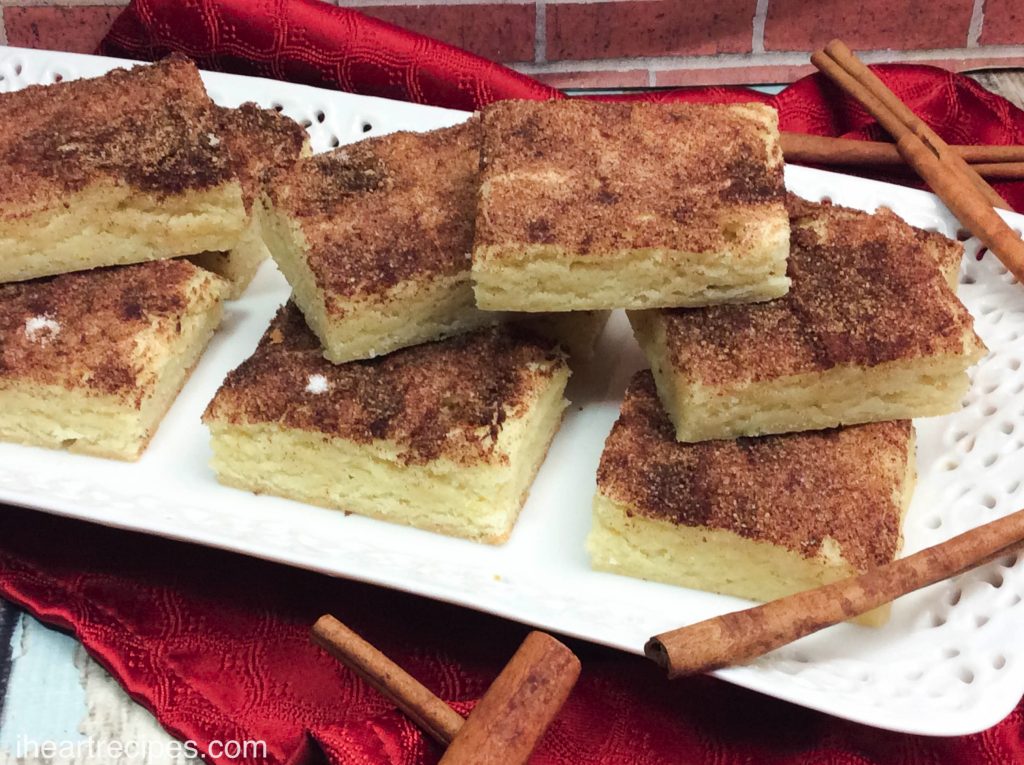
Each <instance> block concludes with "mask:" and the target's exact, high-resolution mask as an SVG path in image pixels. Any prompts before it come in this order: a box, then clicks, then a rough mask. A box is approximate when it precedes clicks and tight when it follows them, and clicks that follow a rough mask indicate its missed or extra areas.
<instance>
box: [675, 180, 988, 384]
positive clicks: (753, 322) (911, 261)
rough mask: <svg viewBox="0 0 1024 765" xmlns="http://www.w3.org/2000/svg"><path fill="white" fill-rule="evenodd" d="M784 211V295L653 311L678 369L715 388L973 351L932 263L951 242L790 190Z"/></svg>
mask: <svg viewBox="0 0 1024 765" xmlns="http://www.w3.org/2000/svg"><path fill="white" fill-rule="evenodd" d="M789 207H790V214H791V216H792V220H791V227H792V235H791V246H790V255H789V266H788V274H789V276H790V278H791V279H792V286H791V287H790V291H789V294H787V295H786V296H785V297H782V298H780V299H778V300H772V301H768V302H765V303H752V304H745V305H718V306H709V307H706V308H697V309H668V310H662V311H659V312H658V314H657V316H658V319H659V320H660V321H662V322H663V324H664V329H665V336H666V344H667V347H668V353H669V356H670V359H671V363H672V365H673V367H674V369H675V370H676V371H677V372H678V373H680V374H683V375H685V376H686V377H687V378H688V379H694V380H698V381H701V382H703V383H705V384H709V385H714V384H719V383H723V382H736V381H741V380H746V381H759V380H768V379H772V378H775V377H778V376H781V375H791V374H801V373H809V372H818V371H824V370H827V369H831V368H832V367H835V366H836V365H839V364H856V365H861V366H874V365H877V364H881V363H884V362H889V361H897V360H903V359H913V358H920V357H926V356H933V355H940V354H956V355H960V354H963V353H965V352H967V353H970V352H973V351H974V350H975V349H976V348H980V347H982V345H981V340H980V339H978V337H977V335H975V334H974V331H973V329H972V327H973V321H972V319H971V316H970V314H969V313H968V312H967V309H966V308H964V306H963V305H962V304H961V303H960V301H959V300H958V299H957V298H956V295H954V294H953V293H952V292H951V291H950V289H949V287H948V285H947V283H946V280H945V278H944V277H943V273H942V271H941V270H940V268H939V267H937V265H939V266H941V267H942V268H945V269H949V268H956V266H957V264H958V262H959V252H960V249H959V247H957V246H953V247H950V246H948V245H947V244H945V243H939V242H937V241H936V239H935V238H936V237H939V238H940V239H944V238H943V237H941V235H938V234H931V233H929V232H925V231H921V230H919V229H915V228H913V227H912V226H910V225H908V224H907V223H905V222H904V221H903V220H901V219H900V218H898V217H897V216H896V215H894V214H893V213H891V212H889V211H881V212H880V213H878V214H875V215H871V214H868V213H863V212H859V211H856V210H850V209H847V208H842V207H834V206H831V205H820V204H814V203H811V202H806V201H804V200H799V199H798V198H795V197H791V199H790V201H789ZM948 241H949V240H945V242H948ZM954 244H955V243H954ZM936 257H938V258H939V262H938V264H937V262H936V259H935V258H936ZM965 345H966V347H965Z"/></svg>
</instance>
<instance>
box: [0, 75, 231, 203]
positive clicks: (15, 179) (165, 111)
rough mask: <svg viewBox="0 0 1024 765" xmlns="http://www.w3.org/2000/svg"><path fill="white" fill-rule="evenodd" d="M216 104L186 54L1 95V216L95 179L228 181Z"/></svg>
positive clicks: (184, 186) (152, 185) (152, 188)
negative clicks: (213, 109)
mask: <svg viewBox="0 0 1024 765" xmlns="http://www.w3.org/2000/svg"><path fill="white" fill-rule="evenodd" d="M212 107H213V104H212V103H211V101H210V99H209V98H208V97H207V95H206V91H205V90H204V89H203V84H202V81H201V80H200V79H199V72H198V70H197V69H196V68H195V65H194V64H192V63H191V62H190V61H188V60H187V59H185V58H183V57H181V56H172V57H170V58H169V59H166V60H164V61H161V62H160V63H158V64H153V65H151V66H138V67H135V68H133V69H130V70H124V69H115V70H113V71H112V72H110V73H108V74H106V75H104V76H103V77H98V78H95V79H90V80H73V81H69V82H61V83H57V84H54V85H45V86H42V85H33V86H30V87H27V88H25V89H24V90H19V91H15V92H13V93H6V94H0V218H3V217H7V218H16V217H19V216H24V215H29V214H32V213H34V212H38V211H39V210H43V209H46V208H48V207H50V206H52V205H55V204H60V203H61V201H62V199H63V198H64V197H65V196H67V195H68V194H71V193H73V192H75V191H79V190H81V189H83V188H85V187H87V186H89V185H91V184H96V183H125V184H128V185H129V186H131V187H133V188H136V189H138V190H139V191H143V192H148V193H153V194H157V195H172V194H179V193H182V192H185V191H190V190H200V189H208V188H211V187H214V186H218V185H220V184H222V183H225V182H227V181H229V180H231V178H232V172H231V167H230V162H229V158H228V152H227V149H226V147H224V146H222V145H219V141H218V140H217V137H216V122H215V119H214V115H213V111H212Z"/></svg>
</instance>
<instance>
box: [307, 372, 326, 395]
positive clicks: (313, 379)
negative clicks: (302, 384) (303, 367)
mask: <svg viewBox="0 0 1024 765" xmlns="http://www.w3.org/2000/svg"><path fill="white" fill-rule="evenodd" d="M328 387H329V386H328V384H327V378H326V377H324V376H323V375H310V376H309V379H308V380H307V381H306V393H313V394H316V395H320V394H321V393H326V392H327V388H328Z"/></svg>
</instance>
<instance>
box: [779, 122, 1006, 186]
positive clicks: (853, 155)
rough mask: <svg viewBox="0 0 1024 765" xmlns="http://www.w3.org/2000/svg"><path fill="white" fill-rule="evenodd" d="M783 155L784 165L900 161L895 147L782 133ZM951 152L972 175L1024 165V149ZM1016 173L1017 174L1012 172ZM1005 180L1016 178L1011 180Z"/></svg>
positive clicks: (958, 148) (977, 148) (983, 148)
mask: <svg viewBox="0 0 1024 765" xmlns="http://www.w3.org/2000/svg"><path fill="white" fill-rule="evenodd" d="M781 139H782V140H781V143H782V153H783V155H784V156H785V158H786V161H787V162H796V163H799V162H806V163H810V164H818V165H898V164H902V162H903V158H902V157H901V156H900V153H899V151H898V150H897V148H896V144H894V143H885V142H882V141H856V140H853V139H851V138H831V137H829V136H821V135H807V134H805V133H788V132H783V133H782V136H781ZM949 148H950V151H952V152H954V153H955V154H957V155H959V156H960V157H961V158H962V159H963V160H964V161H965V162H969V163H971V165H972V168H973V170H974V172H976V173H978V174H979V175H982V176H984V175H985V173H984V172H982V171H981V170H980V169H979V168H978V165H983V166H984V167H985V168H986V169H988V168H996V167H997V165H999V164H1003V163H1008V164H1019V163H1024V146H995V145H989V146H950V147H949ZM1015 172H1016V171H1015ZM1006 177H1018V176H1010V175H1007V176H1006Z"/></svg>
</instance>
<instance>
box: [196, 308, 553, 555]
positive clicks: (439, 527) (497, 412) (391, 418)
mask: <svg viewBox="0 0 1024 765" xmlns="http://www.w3.org/2000/svg"><path fill="white" fill-rule="evenodd" d="M568 377H569V369H568V366H567V365H566V362H565V360H564V358H563V357H562V354H561V353H560V352H558V351H554V350H552V344H551V343H550V342H548V341H542V340H539V339H537V337H536V336H535V335H531V334H526V333H523V332H521V331H519V330H517V329H516V328H515V327H511V326H507V327H489V328H485V329H479V330H477V331H475V332H471V333H467V334H462V335H459V336H456V337H452V338H449V339H447V340H442V341H438V342H435V343H427V344H423V345H417V346H414V347H411V348H405V349H402V350H400V351H396V352H394V353H391V354H389V355H387V356H382V357H380V358H377V359H372V360H367V361H354V362H350V363H348V364H340V365H335V364H331V363H330V362H328V361H327V360H326V359H324V357H323V355H322V353H321V350H320V343H319V341H318V340H317V338H316V337H315V336H314V335H313V333H312V332H311V331H310V330H309V328H308V327H307V325H306V322H305V321H304V320H303V317H302V314H301V313H300V312H299V310H298V308H297V307H295V305H294V304H292V303H289V304H287V305H285V306H284V307H282V308H281V310H280V311H279V312H278V314H277V316H276V317H275V318H274V320H273V322H272V323H271V325H270V327H269V329H268V330H267V332H266V333H265V334H264V336H263V339H262V340H261V341H260V344H259V346H258V347H257V349H256V352H255V353H254V354H253V356H252V357H251V358H249V359H248V360H247V361H245V362H244V363H243V364H242V365H241V366H240V367H238V369H236V370H235V371H233V372H231V373H230V374H229V375H228V376H227V379H226V380H225V381H224V385H223V386H222V387H221V389H220V390H219V391H218V392H217V395H216V397H215V398H214V399H213V401H212V402H211V403H210V405H209V407H208V408H207V410H206V414H205V415H204V416H203V419H204V421H205V422H206V424H207V425H208V426H209V428H210V433H211V436H212V444H213V461H212V463H211V464H212V467H213V469H214V470H215V471H216V473H217V478H218V480H220V482H221V483H224V484H227V485H228V486H235V487H238V488H240V489H248V490H250V491H254V492H257V493H266V494H273V495H277V496H281V497H287V498H290V499H295V500H298V501H300V502H307V503H310V504H314V505H320V506H323V507H331V508H337V509H339V510H345V511H351V512H354V513H359V514H361V515H368V516H371V517H373V518H379V519H382V520H386V521H393V522H396V523H404V524H408V525H410V526H417V527H419V528H422V529H427V530H430V531H436V532H440V533H442V534H451V535H453V536H459V537H465V538H468V539H472V540H476V541H480V542H489V543H500V542H504V541H505V540H506V539H507V538H508V536H509V534H510V532H511V531H512V527H513V525H514V524H515V521H516V518H517V516H518V515H519V510H520V508H521V507H522V505H523V502H524V501H525V499H526V495H527V492H528V490H529V487H530V484H531V483H532V482H533V477H534V475H535V474H536V472H537V470H538V468H539V467H540V464H541V462H542V461H543V459H544V455H545V454H546V453H547V449H548V445H549V443H550V442H551V439H552V438H553V437H554V434H555V432H556V431H557V429H558V425H559V423H560V422H561V419H562V412H563V410H564V408H565V406H566V403H567V402H566V401H565V399H564V398H563V391H564V389H565V384H566V381H567V380H568Z"/></svg>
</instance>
